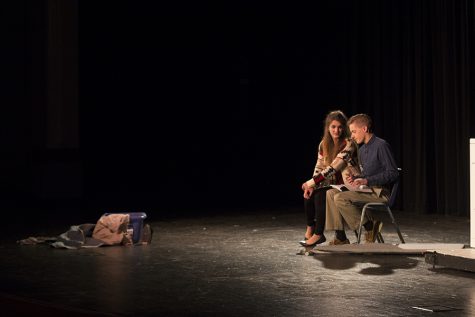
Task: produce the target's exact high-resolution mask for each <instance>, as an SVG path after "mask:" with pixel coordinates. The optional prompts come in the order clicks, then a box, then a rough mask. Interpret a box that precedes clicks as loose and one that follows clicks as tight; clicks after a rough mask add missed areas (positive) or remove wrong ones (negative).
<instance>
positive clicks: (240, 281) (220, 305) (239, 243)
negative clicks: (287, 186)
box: [0, 210, 475, 317]
mask: <svg viewBox="0 0 475 317" xmlns="http://www.w3.org/2000/svg"><path fill="white" fill-rule="evenodd" d="M99 216H100V215H98V217H99ZM395 216H396V219H397V220H398V222H399V225H400V227H401V231H402V233H403V235H404V238H405V240H406V242H408V243H458V244H468V243H469V238H470V223H469V219H468V217H467V218H458V217H443V216H434V215H424V216H417V215H411V214H404V213H398V212H396V213H395ZM96 220H97V219H91V222H95V221H96ZM304 221H305V220H304V215H303V211H300V210H259V211H255V212H249V211H243V212H239V211H234V212H227V213H226V212H224V211H223V213H222V214H220V215H216V214H213V215H211V214H210V215H207V216H196V217H191V216H189V217H187V218H168V219H164V220H157V221H154V222H152V223H151V225H152V227H153V229H154V236H153V241H152V244H150V245H146V246H135V247H100V248H97V249H81V250H64V249H53V248H51V247H49V246H47V245H34V246H20V245H17V244H16V240H19V239H22V238H26V237H27V236H28V235H31V236H34V235H51V236H54V235H58V234H60V233H62V232H64V231H66V230H67V229H68V226H69V225H73V224H78V223H71V224H68V226H66V224H65V225H64V226H62V227H61V226H60V225H55V226H49V227H48V226H47V227H46V229H43V230H38V231H37V232H30V233H28V234H25V233H24V232H21V234H20V233H18V232H20V231H15V230H12V228H10V230H9V232H10V233H9V234H8V235H7V236H3V238H2V240H1V245H0V247H1V253H2V256H1V259H0V304H1V306H2V311H5V309H10V311H12V310H15V311H16V314H17V315H18V314H19V313H22V312H23V313H25V314H29V313H32V312H44V311H47V312H49V313H50V314H51V315H52V316H61V315H64V314H68V315H71V316H101V315H104V316H131V315H133V316H333V315H335V316H352V317H353V316H363V315H365V316H421V315H425V314H430V312H429V311H428V310H430V309H432V308H433V307H436V306H437V305H438V307H436V308H439V309H440V308H441V307H440V305H443V307H442V309H454V310H452V311H450V312H446V313H444V316H475V283H474V281H475V273H471V272H466V271H462V270H454V269H449V268H444V267H437V266H436V267H435V268H434V267H433V266H432V265H431V264H428V263H426V262H425V260H424V257H423V256H413V255H406V254H385V255H383V254H370V255H368V254H341V253H338V254H331V253H330V254H319V255H315V256H305V255H297V253H298V252H299V250H300V249H301V247H300V246H299V245H298V241H299V240H301V239H302V238H303V234H304V229H305V222H304ZM383 221H385V225H384V228H383V236H384V239H385V241H386V243H398V238H397V235H396V233H395V232H394V231H393V230H392V228H391V225H390V223H388V222H387V219H386V220H384V219H383ZM39 226H40V224H38V228H40V227H39ZM15 232H16V233H15ZM347 234H348V237H349V238H350V240H353V241H352V242H354V241H355V237H354V234H353V233H352V232H348V233H347ZM331 238H332V234H331V233H330V232H328V233H327V239H328V240H330V239H331ZM414 307H418V308H414ZM444 307H445V308H444ZM424 309H426V310H424ZM427 309H428V310H427ZM2 315H3V316H6V315H5V314H3V313H2Z"/></svg>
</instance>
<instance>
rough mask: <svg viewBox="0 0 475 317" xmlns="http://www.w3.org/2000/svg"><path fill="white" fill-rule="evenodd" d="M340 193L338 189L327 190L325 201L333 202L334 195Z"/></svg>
mask: <svg viewBox="0 0 475 317" xmlns="http://www.w3.org/2000/svg"><path fill="white" fill-rule="evenodd" d="M338 193H340V191H339V190H338V189H329V190H327V194H326V196H327V200H333V199H334V196H335V195H336V194H338Z"/></svg>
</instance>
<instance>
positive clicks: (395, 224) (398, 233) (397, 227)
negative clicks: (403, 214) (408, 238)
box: [387, 207, 406, 243]
mask: <svg viewBox="0 0 475 317" xmlns="http://www.w3.org/2000/svg"><path fill="white" fill-rule="evenodd" d="M387 210H388V213H389V217H391V221H392V223H393V225H394V227H395V228H396V231H397V235H398V236H399V240H401V243H406V242H405V241H404V238H403V237H402V234H401V230H399V226H398V224H397V222H396V220H395V219H394V216H393V213H392V212H391V209H390V208H389V207H388V208H387Z"/></svg>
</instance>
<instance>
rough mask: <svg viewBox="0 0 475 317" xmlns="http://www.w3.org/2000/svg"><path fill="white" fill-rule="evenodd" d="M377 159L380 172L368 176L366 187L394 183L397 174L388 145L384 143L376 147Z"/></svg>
mask: <svg viewBox="0 0 475 317" xmlns="http://www.w3.org/2000/svg"><path fill="white" fill-rule="evenodd" d="M377 159H378V160H379V162H380V163H381V172H380V173H377V174H374V175H371V176H368V177H366V179H367V180H368V186H382V185H386V184H390V183H392V182H394V181H395V180H396V179H397V178H398V176H399V172H398V169H397V165H396V160H395V159H394V156H393V152H392V150H391V146H390V145H389V143H387V142H384V143H382V144H381V146H379V147H378V151H377Z"/></svg>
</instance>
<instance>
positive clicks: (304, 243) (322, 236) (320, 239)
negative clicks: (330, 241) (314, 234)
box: [299, 234, 327, 247]
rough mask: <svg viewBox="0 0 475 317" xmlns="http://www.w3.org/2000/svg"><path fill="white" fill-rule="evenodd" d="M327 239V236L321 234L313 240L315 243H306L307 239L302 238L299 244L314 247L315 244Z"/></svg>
mask: <svg viewBox="0 0 475 317" xmlns="http://www.w3.org/2000/svg"><path fill="white" fill-rule="evenodd" d="M325 241H327V238H325V236H324V235H323V234H322V235H321V236H320V238H319V239H318V240H317V241H315V243H312V244H308V243H307V241H305V240H303V241H300V242H299V243H300V245H301V246H303V247H314V246H316V245H317V244H321V243H323V242H325Z"/></svg>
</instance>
